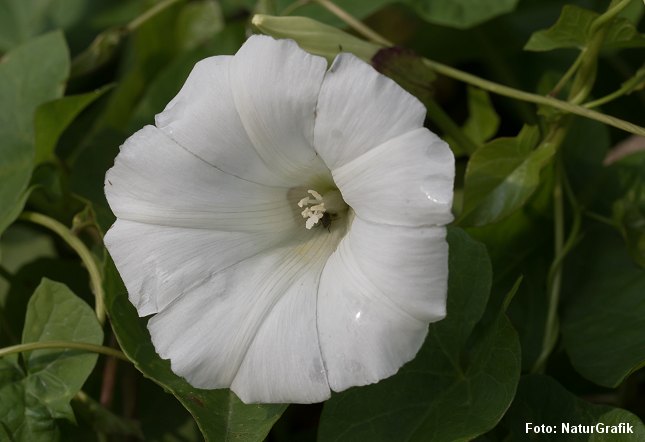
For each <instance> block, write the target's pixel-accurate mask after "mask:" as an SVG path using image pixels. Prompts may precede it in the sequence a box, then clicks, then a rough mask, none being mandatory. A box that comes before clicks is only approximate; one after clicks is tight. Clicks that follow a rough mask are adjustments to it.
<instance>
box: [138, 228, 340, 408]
mask: <svg viewBox="0 0 645 442" xmlns="http://www.w3.org/2000/svg"><path fill="white" fill-rule="evenodd" d="M336 235H337V234H335V233H331V234H329V233H327V232H326V231H320V232H316V233H314V234H312V235H311V236H310V238H311V239H310V240H309V241H307V242H304V243H300V244H298V246H296V247H290V248H279V249H275V250H272V251H270V252H266V253H263V254H261V255H257V256H255V257H252V258H249V259H247V260H245V261H242V262H240V263H239V264H237V265H235V266H232V267H230V268H228V269H226V270H224V271H222V272H220V273H218V274H217V275H215V276H214V277H213V278H212V279H210V280H209V281H207V282H205V283H204V284H203V285H200V286H198V287H195V288H194V289H193V290H191V291H189V292H186V293H184V294H183V295H182V296H181V297H180V298H178V299H176V300H175V301H174V302H173V303H171V304H170V305H169V306H168V307H167V308H166V309H165V310H162V311H161V312H160V313H158V314H157V315H155V316H154V317H153V318H152V319H151V320H150V321H149V322H148V329H149V330H150V333H151V336H152V340H153V343H154V345H155V348H156V349H157V352H158V353H159V354H160V355H161V357H163V358H167V359H170V360H171V366H172V369H173V371H174V372H175V373H177V374H179V375H181V376H183V377H185V378H186V379H187V380H188V381H189V382H190V383H191V384H192V385H194V386H196V387H199V388H223V387H230V386H232V389H233V391H234V392H235V393H236V394H238V396H240V398H241V399H242V400H244V401H246V402H312V401H320V400H324V399H326V398H327V397H329V387H328V384H327V381H326V377H325V374H324V372H323V371H322V370H323V368H322V362H321V361H322V357H321V355H320V348H319V343H318V338H317V333H316V321H315V317H316V301H315V298H316V291H317V287H318V280H319V276H320V272H321V271H322V267H323V265H324V263H325V260H326V258H327V256H329V254H331V253H332V251H333V248H334V246H335V244H336V243H337V241H338V238H337V236H336Z"/></svg>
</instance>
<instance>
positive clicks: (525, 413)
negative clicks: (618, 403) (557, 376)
mask: <svg viewBox="0 0 645 442" xmlns="http://www.w3.org/2000/svg"><path fill="white" fill-rule="evenodd" d="M505 421H506V422H508V424H509V427H510V430H511V436H513V440H529V439H530V440H540V441H545V442H546V441H561V440H565V439H566V440H567V441H580V442H587V441H607V442H612V441H618V440H620V441H621V442H623V441H624V442H629V441H634V442H637V441H642V440H645V426H644V425H643V423H642V422H641V420H640V419H639V418H638V417H636V416H634V415H633V414H632V413H630V412H628V411H626V410H622V409H620V408H613V407H609V406H606V405H595V404H591V403H589V402H586V401H584V400H582V399H578V398H577V397H576V396H574V395H573V394H571V393H570V392H568V391H567V390H566V389H565V388H564V387H562V386H561V385H560V384H558V383H557V382H556V381H555V380H553V379H552V378H550V377H548V376H542V375H530V376H524V377H522V380H521V381H520V385H519V388H518V389H517V396H516V397H515V400H514V401H513V405H512V406H511V408H510V409H509V411H508V415H507V417H506V418H505ZM529 423H530V424H531V428H532V429H533V428H536V427H540V425H545V428H546V426H548V427H550V428H551V429H552V431H553V433H551V434H549V433H545V432H542V433H539V434H537V433H535V432H534V430H532V429H531V430H530V431H528V432H527V425H528V424H529ZM597 424H599V425H598V428H603V429H605V432H604V433H599V432H594V433H593V434H585V433H583V432H582V431H580V430H582V429H583V428H582V427H585V426H586V427H588V426H594V430H595V426H596V425H597ZM619 424H623V425H621V426H620V427H619ZM628 425H629V426H631V427H632V430H633V433H624V434H617V433H616V432H614V433H612V429H613V430H614V431H617V430H619V429H620V428H623V429H627V428H628ZM578 426H582V427H578ZM589 433H590V432H589Z"/></svg>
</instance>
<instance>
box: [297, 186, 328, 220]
mask: <svg viewBox="0 0 645 442" xmlns="http://www.w3.org/2000/svg"><path fill="white" fill-rule="evenodd" d="M307 193H309V194H310V195H311V196H313V198H311V197H308V196H307V197H305V198H303V199H301V200H300V201H298V207H305V206H311V207H305V209H304V210H303V211H302V212H300V214H301V215H302V217H303V218H306V219H307V221H305V227H306V228H307V229H308V230H311V229H312V228H313V226H315V225H316V224H318V222H319V221H320V220H321V219H322V217H323V215H324V214H325V212H326V211H327V209H326V208H325V202H324V201H323V197H322V195H321V194H319V193H318V192H316V191H315V190H308V191H307Z"/></svg>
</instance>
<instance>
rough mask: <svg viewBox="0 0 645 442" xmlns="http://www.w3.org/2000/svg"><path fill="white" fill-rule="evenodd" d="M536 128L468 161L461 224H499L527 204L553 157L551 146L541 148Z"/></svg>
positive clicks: (483, 150)
mask: <svg viewBox="0 0 645 442" xmlns="http://www.w3.org/2000/svg"><path fill="white" fill-rule="evenodd" d="M538 140H539V131H538V129H537V128H536V127H531V126H525V127H524V128H523V129H522V131H521V132H520V134H519V135H518V136H517V137H515V138H498V139H496V140H493V141H491V142H490V143H488V144H486V145H485V146H483V147H481V148H480V149H478V150H477V151H476V152H475V153H474V154H473V155H472V156H471V158H470V161H469V162H468V168H467V169H466V178H465V180H466V181H465V184H464V207H463V211H462V213H461V217H460V220H459V223H460V224H463V225H472V226H482V225H485V224H489V223H492V222H495V221H497V220H500V219H502V218H504V217H506V216H508V215H510V214H512V213H513V212H514V211H516V210H517V209H519V208H520V207H522V206H523V205H524V203H526V201H527V200H528V199H529V197H530V196H531V195H532V194H533V192H534V191H535V189H536V188H537V186H538V184H539V183H540V171H541V170H542V168H544V166H546V165H547V164H548V163H549V162H550V161H551V159H552V158H553V155H554V154H555V144H554V143H544V144H541V145H540V146H539V147H538V148H537V149H534V147H535V145H536V144H537V142H538Z"/></svg>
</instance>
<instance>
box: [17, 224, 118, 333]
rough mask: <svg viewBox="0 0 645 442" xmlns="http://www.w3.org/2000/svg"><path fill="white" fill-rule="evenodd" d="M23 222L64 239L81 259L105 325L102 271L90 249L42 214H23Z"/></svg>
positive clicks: (95, 308) (97, 314)
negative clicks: (38, 226)
mask: <svg viewBox="0 0 645 442" xmlns="http://www.w3.org/2000/svg"><path fill="white" fill-rule="evenodd" d="M19 219H21V220H24V221H29V222H32V223H35V224H38V225H40V226H43V227H45V228H47V229H49V230H51V231H52V232H54V233H56V234H57V235H58V236H60V237H61V239H63V241H65V242H66V243H67V245H69V246H70V247H71V248H72V249H74V251H75V252H76V253H77V254H78V256H79V257H80V258H81V261H82V262H83V264H85V268H87V272H88V273H89V276H90V285H91V288H92V292H93V293H94V296H95V298H96V302H95V307H94V310H95V312H96V317H97V318H98V320H99V322H100V323H101V325H103V324H104V323H105V306H104V304H103V300H104V299H105V296H104V293H103V281H102V277H101V271H100V270H99V268H98V266H97V265H96V262H95V261H94V257H93V256H92V253H91V252H90V251H89V249H88V248H87V247H86V246H85V244H83V242H82V241H81V240H80V239H79V238H78V237H77V236H75V235H74V234H73V233H72V232H71V230H70V229H68V228H67V227H65V226H64V225H63V224H61V223H59V222H58V221H56V220H55V219H53V218H50V217H48V216H45V215H42V214H40V213H34V212H23V213H22V214H21V215H20V218H19Z"/></svg>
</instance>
